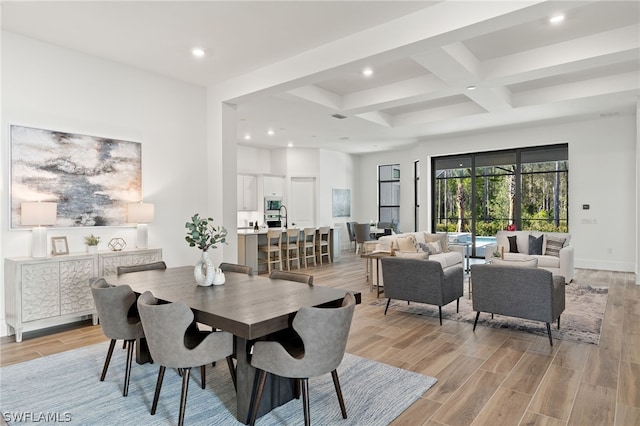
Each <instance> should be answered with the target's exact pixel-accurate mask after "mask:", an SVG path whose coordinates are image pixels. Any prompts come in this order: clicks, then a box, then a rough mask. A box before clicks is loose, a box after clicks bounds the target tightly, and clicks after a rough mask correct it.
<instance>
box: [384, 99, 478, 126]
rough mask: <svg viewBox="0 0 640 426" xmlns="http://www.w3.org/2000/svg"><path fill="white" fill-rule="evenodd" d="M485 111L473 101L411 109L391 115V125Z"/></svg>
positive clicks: (448, 118)
mask: <svg viewBox="0 0 640 426" xmlns="http://www.w3.org/2000/svg"><path fill="white" fill-rule="evenodd" d="M483 113H486V111H485V110H484V109H483V108H481V107H480V106H478V105H477V104H475V103H473V102H465V103H460V104H456V105H447V106H442V107H437V108H429V109H427V110H422V111H412V112H407V113H404V114H398V115H396V116H394V117H393V127H403V126H415V125H421V124H425V123H431V122H435V121H441V120H450V119H457V118H461V117H466V116H470V115H476V114H483Z"/></svg>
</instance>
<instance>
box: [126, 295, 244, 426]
mask: <svg viewBox="0 0 640 426" xmlns="http://www.w3.org/2000/svg"><path fill="white" fill-rule="evenodd" d="M138 311H139V312H140V319H141V320H142V326H143V328H144V331H145V336H146V338H147V343H148V345H149V352H150V354H151V357H152V358H153V360H154V362H156V363H158V364H159V365H160V370H159V371H158V381H157V383H156V391H155V394H154V396H153V403H152V405H151V415H154V414H155V413H156V408H157V407H158V399H159V398H160V390H161V388H162V380H163V378H164V372H165V370H166V368H167V367H169V368H176V369H178V370H179V371H180V372H181V375H182V393H181V396H180V413H179V417H178V424H179V425H182V424H183V423H184V413H185V409H186V404H187V390H188V387H189V375H190V371H191V368H192V367H198V366H200V371H201V374H202V383H201V385H202V388H203V389H204V387H205V373H204V371H205V365H206V364H209V363H213V362H215V361H218V360H220V359H222V358H226V359H227V364H228V365H229V371H230V373H231V378H232V380H233V384H234V386H236V380H235V368H234V365H233V360H232V358H231V355H232V354H233V335H232V334H230V333H227V332H224V331H219V332H205V331H200V332H198V333H192V332H190V331H189V330H191V328H190V326H191V324H192V323H193V319H194V315H193V312H192V311H191V309H190V308H189V307H188V306H187V305H186V304H184V303H182V302H175V303H165V304H158V300H157V299H156V298H155V297H154V296H153V294H151V292H149V291H146V292H144V293H143V294H142V295H140V297H139V298H138Z"/></svg>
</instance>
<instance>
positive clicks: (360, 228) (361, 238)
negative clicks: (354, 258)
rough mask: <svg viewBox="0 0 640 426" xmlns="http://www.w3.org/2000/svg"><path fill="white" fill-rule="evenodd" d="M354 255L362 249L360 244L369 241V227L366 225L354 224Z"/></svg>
mask: <svg viewBox="0 0 640 426" xmlns="http://www.w3.org/2000/svg"><path fill="white" fill-rule="evenodd" d="M355 232H356V253H359V252H360V250H361V249H362V244H363V243H365V242H366V241H371V240H373V238H371V226H370V225H369V224H368V223H356V224H355Z"/></svg>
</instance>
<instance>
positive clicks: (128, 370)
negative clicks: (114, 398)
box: [122, 340, 135, 396]
mask: <svg viewBox="0 0 640 426" xmlns="http://www.w3.org/2000/svg"><path fill="white" fill-rule="evenodd" d="M133 342H135V340H129V341H128V344H127V367H126V369H125V372H124V390H123V391H122V396H127V395H128V394H129V378H130V377H131V363H132V362H133V347H134V346H135V345H134V343H133Z"/></svg>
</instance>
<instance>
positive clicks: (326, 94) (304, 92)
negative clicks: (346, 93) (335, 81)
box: [287, 84, 342, 110]
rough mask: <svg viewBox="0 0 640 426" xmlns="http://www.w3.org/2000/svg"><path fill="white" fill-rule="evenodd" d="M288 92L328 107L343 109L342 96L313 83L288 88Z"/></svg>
mask: <svg viewBox="0 0 640 426" xmlns="http://www.w3.org/2000/svg"><path fill="white" fill-rule="evenodd" d="M287 93H288V94H290V95H293V96H297V97H299V98H302V99H306V100H307V101H309V102H315V103H317V104H320V105H323V106H326V107H328V108H332V109H335V110H341V109H342V96H340V95H338V94H336V93H333V92H331V91H329V90H326V89H322V88H320V87H318V86H314V85H312V84H311V85H307V86H302V87H297V88H295V89H291V90H288V91H287Z"/></svg>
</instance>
